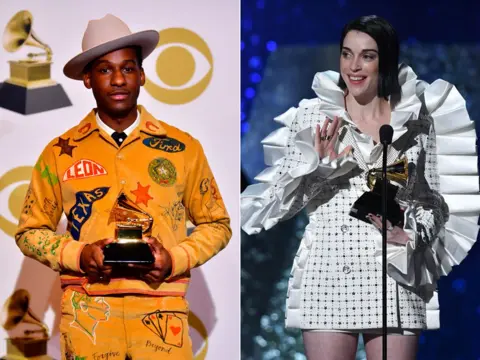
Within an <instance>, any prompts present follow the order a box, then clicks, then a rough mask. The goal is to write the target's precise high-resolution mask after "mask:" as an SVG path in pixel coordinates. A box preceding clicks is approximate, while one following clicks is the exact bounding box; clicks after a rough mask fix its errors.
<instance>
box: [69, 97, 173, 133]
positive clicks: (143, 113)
mask: <svg viewBox="0 0 480 360" xmlns="http://www.w3.org/2000/svg"><path fill="white" fill-rule="evenodd" d="M137 107H138V111H139V112H140V124H139V125H138V127H137V129H135V130H134V132H133V133H132V135H133V134H136V135H138V134H139V132H144V133H146V134H149V135H153V136H163V135H166V133H167V131H166V130H165V128H164V127H163V126H162V123H161V122H160V121H159V120H157V119H155V118H154V117H153V116H152V115H151V114H150V113H149V112H148V111H147V110H146V109H145V108H144V107H143V106H142V105H138V106H137ZM94 131H100V128H99V127H98V124H97V119H96V109H92V111H90V112H89V113H88V114H87V116H85V118H84V119H83V120H82V121H81V122H80V124H78V126H77V127H76V130H75V133H74V135H73V140H74V141H81V140H83V139H85V138H86V137H88V136H89V135H90V134H91V133H93V132H94Z"/></svg>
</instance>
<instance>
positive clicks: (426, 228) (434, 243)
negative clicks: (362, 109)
mask: <svg viewBox="0 0 480 360" xmlns="http://www.w3.org/2000/svg"><path fill="white" fill-rule="evenodd" d="M417 90H418V96H419V97H420V98H421V100H422V102H423V104H424V107H425V110H426V113H427V114H428V116H430V117H431V118H432V120H433V126H432V128H431V130H430V134H429V137H428V139H427V144H426V162H427V163H428V164H430V165H428V164H427V166H426V167H425V178H426V179H427V181H428V179H434V180H433V181H428V182H429V184H428V185H429V186H430V189H431V191H429V192H428V194H422V195H421V197H420V199H419V201H418V202H415V203H413V204H411V205H410V206H409V207H408V208H407V210H406V211H405V228H404V229H405V231H406V232H407V233H408V234H409V237H410V241H409V242H408V243H407V245H406V246H396V245H391V244H388V245H387V259H388V260H387V261H388V272H389V275H390V276H391V277H392V278H394V279H395V280H396V281H398V282H400V283H403V284H405V285H408V286H411V287H414V288H417V289H422V288H423V289H424V290H426V291H427V292H430V293H432V292H433V291H435V290H436V283H437V281H438V279H439V278H440V276H445V275H447V274H448V273H449V272H450V271H451V270H452V267H453V266H454V265H458V264H460V263H461V262H462V261H463V259H464V258H465V257H466V255H467V253H468V251H469V250H470V249H471V247H472V246H473V244H474V243H475V241H476V240H477V234H478V230H479V226H478V225H477V223H478V215H479V214H480V193H479V191H480V188H479V176H478V166H477V151H476V145H475V144H476V134H475V126H474V122H473V121H472V120H471V119H470V117H469V115H468V111H467V109H466V104H465V100H464V99H463V98H462V96H461V95H460V93H459V92H458V90H457V89H456V88H455V87H454V86H453V85H451V84H449V83H448V82H446V81H443V80H437V81H435V82H434V83H432V84H431V85H428V84H427V83H425V82H418V84H417ZM429 172H430V173H429ZM432 172H433V173H432ZM377 255H379V256H381V253H380V254H378V253H377ZM377 259H378V256H377ZM380 261H381V260H380Z"/></svg>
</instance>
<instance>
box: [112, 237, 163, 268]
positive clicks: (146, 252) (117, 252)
mask: <svg viewBox="0 0 480 360" xmlns="http://www.w3.org/2000/svg"><path fill="white" fill-rule="evenodd" d="M103 255H104V259H103V263H104V264H105V265H128V264H140V265H151V264H153V263H154V262H155V258H154V257H153V254H152V251H151V250H150V246H149V245H148V244H147V243H145V242H143V241H135V242H127V243H112V244H108V245H107V246H105V248H104V249H103Z"/></svg>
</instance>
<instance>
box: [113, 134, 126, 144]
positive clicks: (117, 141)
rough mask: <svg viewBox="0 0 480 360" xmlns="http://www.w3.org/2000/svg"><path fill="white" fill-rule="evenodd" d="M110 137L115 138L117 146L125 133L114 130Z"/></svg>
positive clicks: (124, 136)
mask: <svg viewBox="0 0 480 360" xmlns="http://www.w3.org/2000/svg"><path fill="white" fill-rule="evenodd" d="M112 138H113V140H115V142H116V143H117V145H118V146H120V145H122V143H123V141H124V140H125V139H126V138H127V134H125V133H124V132H121V133H119V132H116V131H115V132H114V133H113V134H112Z"/></svg>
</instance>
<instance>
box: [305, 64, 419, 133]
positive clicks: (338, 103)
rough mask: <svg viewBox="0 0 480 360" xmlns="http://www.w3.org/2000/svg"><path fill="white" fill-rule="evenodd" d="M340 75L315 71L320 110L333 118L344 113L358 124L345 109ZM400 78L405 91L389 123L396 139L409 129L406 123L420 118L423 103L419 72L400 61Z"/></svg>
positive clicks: (343, 117) (314, 82)
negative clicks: (420, 93)
mask: <svg viewBox="0 0 480 360" xmlns="http://www.w3.org/2000/svg"><path fill="white" fill-rule="evenodd" d="M339 79H340V74H339V73H337V72H335V71H331V70H329V71H324V72H319V73H317V74H315V77H314V79H313V84H312V89H313V91H315V93H316V94H317V96H318V98H319V99H320V100H321V102H320V109H319V110H320V111H321V112H322V113H324V114H325V115H327V116H328V117H330V118H332V119H333V118H334V117H335V116H338V117H341V118H342V119H343V120H345V121H346V122H348V123H349V124H350V125H351V126H353V127H354V128H356V125H355V123H354V122H353V121H352V119H351V118H350V115H349V114H348V112H347V111H346V109H345V100H344V96H345V95H344V92H343V90H342V89H341V88H340V87H339V86H338V80H339ZM398 80H399V84H400V87H401V91H402V93H401V98H400V101H399V102H398V103H397V104H396V105H395V107H394V108H393V109H392V115H391V120H390V126H392V128H393V139H392V141H393V142H395V141H396V140H397V139H399V138H400V137H401V136H402V135H403V134H405V133H406V132H407V127H406V126H405V124H406V123H407V122H408V121H411V120H417V119H418V116H419V113H420V109H421V107H422V102H421V101H420V99H419V98H418V96H417V92H416V86H417V75H416V74H415V72H414V71H413V70H412V68H411V67H409V66H407V65H405V64H401V65H400V67H399V75H398Z"/></svg>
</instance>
